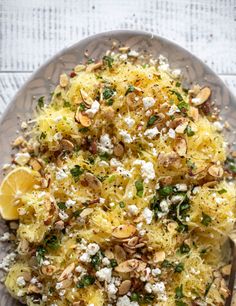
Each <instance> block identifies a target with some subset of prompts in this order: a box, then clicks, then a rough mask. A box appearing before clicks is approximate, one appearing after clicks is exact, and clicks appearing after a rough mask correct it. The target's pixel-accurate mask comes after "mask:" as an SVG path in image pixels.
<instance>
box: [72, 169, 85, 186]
mask: <svg viewBox="0 0 236 306" xmlns="http://www.w3.org/2000/svg"><path fill="white" fill-rule="evenodd" d="M70 173H71V175H72V176H73V178H74V179H75V181H76V182H77V181H78V179H79V177H80V176H81V174H83V173H84V169H82V168H81V167H80V166H79V165H75V166H74V168H72V169H70Z"/></svg>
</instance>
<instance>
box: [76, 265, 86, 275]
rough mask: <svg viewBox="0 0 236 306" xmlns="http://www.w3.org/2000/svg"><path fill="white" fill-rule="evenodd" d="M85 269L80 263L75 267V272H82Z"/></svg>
mask: <svg viewBox="0 0 236 306" xmlns="http://www.w3.org/2000/svg"><path fill="white" fill-rule="evenodd" d="M85 271H86V270H85V269H84V268H83V267H82V266H80V265H78V266H77V267H76V268H75V272H78V273H83V272H85Z"/></svg>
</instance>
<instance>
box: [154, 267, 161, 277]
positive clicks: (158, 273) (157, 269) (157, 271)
mask: <svg viewBox="0 0 236 306" xmlns="http://www.w3.org/2000/svg"><path fill="white" fill-rule="evenodd" d="M160 274H161V270H160V269H159V268H155V269H152V275H153V276H154V277H155V276H157V275H160Z"/></svg>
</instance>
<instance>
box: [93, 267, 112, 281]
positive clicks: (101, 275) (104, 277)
mask: <svg viewBox="0 0 236 306" xmlns="http://www.w3.org/2000/svg"><path fill="white" fill-rule="evenodd" d="M111 273H112V269H111V268H102V269H101V270H99V271H97V272H96V276H97V278H98V279H99V280H100V281H102V282H103V281H106V282H107V283H110V282H111Z"/></svg>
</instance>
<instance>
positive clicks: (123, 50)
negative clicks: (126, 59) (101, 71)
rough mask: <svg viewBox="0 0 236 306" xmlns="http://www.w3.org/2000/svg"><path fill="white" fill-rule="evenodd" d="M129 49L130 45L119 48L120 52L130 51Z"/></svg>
mask: <svg viewBox="0 0 236 306" xmlns="http://www.w3.org/2000/svg"><path fill="white" fill-rule="evenodd" d="M129 50H130V48H129V47H120V48H119V51H120V52H128V51H129Z"/></svg>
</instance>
